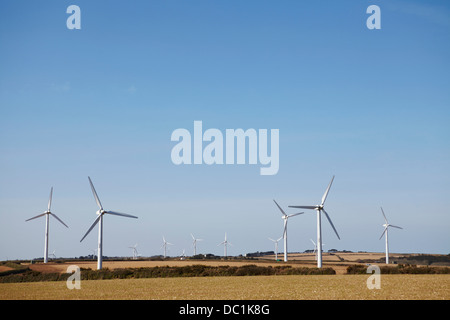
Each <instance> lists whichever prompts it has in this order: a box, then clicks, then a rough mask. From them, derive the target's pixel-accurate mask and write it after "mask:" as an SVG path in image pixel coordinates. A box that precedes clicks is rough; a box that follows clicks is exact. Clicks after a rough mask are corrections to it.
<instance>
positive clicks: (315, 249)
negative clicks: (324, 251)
mask: <svg viewBox="0 0 450 320" xmlns="http://www.w3.org/2000/svg"><path fill="white" fill-rule="evenodd" d="M309 240H311V242H312V243H313V245H314V251H313V253H315V259H316V260H317V244H316V243H315V242H314V241H313V239H309ZM324 245H325V243H322V247H323V246H324Z"/></svg>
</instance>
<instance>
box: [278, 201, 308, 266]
mask: <svg viewBox="0 0 450 320" xmlns="http://www.w3.org/2000/svg"><path fill="white" fill-rule="evenodd" d="M273 202H275V204H276V205H277V207H278V209H280V211H281V213H282V214H283V216H282V217H281V218H282V219H283V220H284V229H283V239H284V261H288V248H287V245H288V241H287V224H288V219H289V218H290V217H294V216H298V215H299V214H302V213H303V212H299V213H293V214H290V215H287V214H286V213H285V212H284V210H283V209H281V207H280V206H279V205H278V203H277V202H276V201H275V200H273Z"/></svg>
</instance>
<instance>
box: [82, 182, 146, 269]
mask: <svg viewBox="0 0 450 320" xmlns="http://www.w3.org/2000/svg"><path fill="white" fill-rule="evenodd" d="M88 179H89V184H90V185H91V189H92V193H93V194H94V198H95V201H96V202H97V205H98V207H99V210H98V211H97V212H96V214H97V216H98V217H97V218H96V219H95V221H94V223H93V224H92V225H91V227H90V228H89V230H88V231H87V232H86V234H85V235H84V236H83V238H81V240H80V242H81V241H83V240H84V238H86V236H87V235H88V234H89V232H91V230H92V229H93V228H94V227H95V225H96V224H97V223H99V222H100V223H99V225H98V254H97V269H98V270H100V269H101V268H102V262H103V215H104V214H112V215H115V216H121V217H127V218H134V219H137V218H138V217H136V216H132V215H131V214H126V213H120V212H115V211H106V210H103V207H102V204H101V202H100V199H99V198H98V195H97V192H96V191H95V188H94V185H93V184H92V181H91V178H90V177H88Z"/></svg>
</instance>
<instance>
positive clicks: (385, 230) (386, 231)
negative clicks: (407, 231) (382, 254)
mask: <svg viewBox="0 0 450 320" xmlns="http://www.w3.org/2000/svg"><path fill="white" fill-rule="evenodd" d="M381 213H382V214H383V217H384V222H385V224H383V227H384V231H383V233H382V234H381V237H380V239H379V240H381V238H383V235H384V234H386V237H385V238H386V264H389V243H388V228H389V227H394V228H397V229H403V228H402V227H398V226H394V225H392V224H389V223H388V221H387V219H386V215H385V214H384V211H383V208H381Z"/></svg>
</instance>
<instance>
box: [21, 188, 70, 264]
mask: <svg viewBox="0 0 450 320" xmlns="http://www.w3.org/2000/svg"><path fill="white" fill-rule="evenodd" d="M52 195H53V187H52V188H51V189H50V198H49V199H48V206H47V211H45V212H44V213H41V214H39V215H37V216H35V217H33V218H30V219H27V220H25V221H30V220H33V219H36V218H39V217H42V216H45V242H44V263H47V262H48V232H49V222H50V215H52V216H53V217H55V219H56V220H58V221H59V222H61V223H62V224H63V225H64V226H66V228H68V226H67V225H66V224H65V223H64V222H62V220H61V219H60V218H58V217H57V216H56V214H54V213H52V212H50V207H51V206H52Z"/></svg>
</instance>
